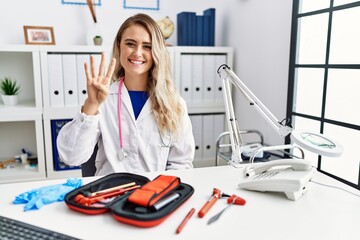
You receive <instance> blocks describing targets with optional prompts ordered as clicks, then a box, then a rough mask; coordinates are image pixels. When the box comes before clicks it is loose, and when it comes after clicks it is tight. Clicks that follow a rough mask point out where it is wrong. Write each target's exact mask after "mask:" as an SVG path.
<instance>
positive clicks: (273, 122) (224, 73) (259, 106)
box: [217, 64, 293, 137]
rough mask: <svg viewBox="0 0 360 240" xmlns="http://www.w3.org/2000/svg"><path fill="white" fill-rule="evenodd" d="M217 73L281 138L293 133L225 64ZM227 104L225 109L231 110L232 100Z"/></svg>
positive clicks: (225, 90) (226, 90)
mask: <svg viewBox="0 0 360 240" xmlns="http://www.w3.org/2000/svg"><path fill="white" fill-rule="evenodd" d="M217 72H218V74H219V76H220V78H221V79H222V80H223V82H224V81H230V82H231V83H232V84H233V85H234V86H235V87H236V88H237V89H238V90H240V92H241V93H242V94H243V96H244V97H245V98H246V99H247V100H248V102H249V103H250V105H251V106H253V107H254V108H255V109H256V110H257V111H258V112H259V113H260V115H261V116H262V117H263V118H264V119H265V120H266V121H267V122H268V123H269V124H270V126H271V127H273V128H274V130H275V131H276V132H277V133H278V134H279V135H280V136H281V137H286V136H287V135H289V134H290V133H291V132H292V131H293V128H291V127H289V126H286V125H283V123H282V122H280V121H279V120H278V119H277V118H276V117H275V116H274V115H273V114H272V113H271V112H270V110H269V109H268V108H266V106H265V105H264V104H263V103H262V102H261V101H260V100H259V99H258V98H257V97H256V96H255V95H254V94H253V93H252V92H251V91H250V89H249V88H248V87H247V86H246V85H245V84H244V83H243V82H242V81H241V80H240V79H239V78H238V77H237V76H236V74H235V73H234V72H233V71H232V70H231V69H230V68H229V67H228V66H227V65H226V64H223V65H221V66H220V67H219V69H218V71H217ZM224 87H226V88H229V89H230V84H227V85H225V86H224ZM229 89H224V94H225V92H230V90H229ZM229 102H231V104H230V105H229V104H228V103H227V102H225V105H227V106H226V108H228V107H230V108H232V109H233V105H232V100H231V99H230V100H229ZM232 111H233V110H232Z"/></svg>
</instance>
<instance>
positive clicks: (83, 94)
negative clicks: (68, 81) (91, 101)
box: [76, 54, 90, 105]
mask: <svg viewBox="0 0 360 240" xmlns="http://www.w3.org/2000/svg"><path fill="white" fill-rule="evenodd" d="M85 62H87V63H89V62H90V55H89V54H77V55H76V76H77V89H78V94H77V95H78V103H79V105H82V104H84V102H85V99H86V98H87V87H86V75H85V70H84V63H85Z"/></svg>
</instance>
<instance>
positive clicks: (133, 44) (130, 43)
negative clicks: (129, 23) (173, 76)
mask: <svg viewBox="0 0 360 240" xmlns="http://www.w3.org/2000/svg"><path fill="white" fill-rule="evenodd" d="M126 46H129V47H133V46H135V43H132V42H127V43H126Z"/></svg>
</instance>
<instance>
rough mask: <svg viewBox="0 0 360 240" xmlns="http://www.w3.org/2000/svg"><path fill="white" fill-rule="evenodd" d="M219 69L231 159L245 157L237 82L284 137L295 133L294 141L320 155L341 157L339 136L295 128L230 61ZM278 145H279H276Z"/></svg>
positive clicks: (235, 161)
mask: <svg viewBox="0 0 360 240" xmlns="http://www.w3.org/2000/svg"><path fill="white" fill-rule="evenodd" d="M217 73H218V74H219V77H220V78H221V79H222V84H223V89H224V92H223V94H224V102H225V109H226V115H227V118H228V127H229V132H230V143H231V149H232V156H231V163H233V164H238V163H241V162H242V161H243V160H242V158H241V145H242V144H243V142H242V139H241V136H240V134H239V127H238V125H237V122H236V117H235V112H234V107H233V103H232V97H231V87H230V86H231V85H230V84H233V85H234V86H235V87H236V88H237V89H238V90H240V92H241V93H242V94H243V96H244V97H245V98H246V99H247V100H248V101H249V103H250V105H251V106H253V107H254V108H255V109H256V110H257V111H258V112H259V113H260V115H261V116H262V117H264V119H265V120H266V121H267V122H268V123H269V124H270V126H272V127H273V128H274V129H275V131H276V132H277V133H278V134H279V135H280V136H281V137H286V136H288V135H289V134H291V135H290V139H291V140H292V141H293V142H294V143H296V144H297V145H299V146H300V147H302V148H304V149H306V150H309V151H311V152H313V153H316V154H318V155H322V156H328V157H338V156H340V155H341V154H342V152H343V147H342V146H341V145H340V144H339V143H338V142H336V141H335V140H333V139H330V138H328V137H326V136H324V135H323V134H321V133H314V132H310V131H300V130H295V129H293V128H292V127H290V126H287V125H286V123H284V121H279V120H278V119H277V118H276V117H275V116H274V115H273V114H272V113H271V112H270V111H269V109H267V108H266V107H265V105H264V104H263V103H262V102H261V101H260V100H259V99H258V98H257V97H256V96H255V95H254V94H253V93H252V92H251V91H250V89H249V88H248V87H247V86H246V85H245V84H244V83H243V82H242V81H241V80H240V79H239V78H238V77H237V76H236V74H235V73H234V72H233V71H232V70H231V69H230V68H229V67H228V66H227V65H226V64H223V65H221V66H220V67H219V68H218V70H217ZM282 146H283V149H286V148H293V145H282ZM274 149H278V148H276V147H274Z"/></svg>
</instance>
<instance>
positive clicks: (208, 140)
mask: <svg viewBox="0 0 360 240" xmlns="http://www.w3.org/2000/svg"><path fill="white" fill-rule="evenodd" d="M214 119H215V116H214V115H213V114H210V115H203V124H202V136H203V137H202V138H203V159H204V160H209V159H215V141H216V140H215V134H214Z"/></svg>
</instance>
